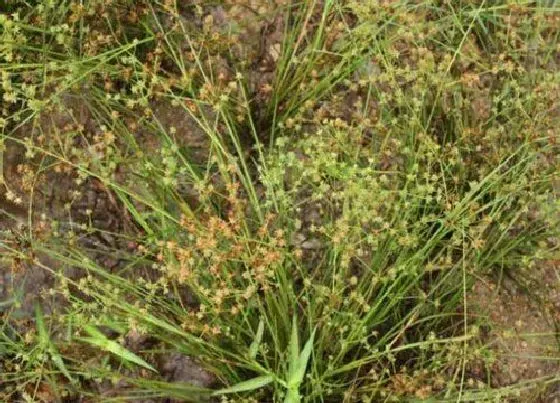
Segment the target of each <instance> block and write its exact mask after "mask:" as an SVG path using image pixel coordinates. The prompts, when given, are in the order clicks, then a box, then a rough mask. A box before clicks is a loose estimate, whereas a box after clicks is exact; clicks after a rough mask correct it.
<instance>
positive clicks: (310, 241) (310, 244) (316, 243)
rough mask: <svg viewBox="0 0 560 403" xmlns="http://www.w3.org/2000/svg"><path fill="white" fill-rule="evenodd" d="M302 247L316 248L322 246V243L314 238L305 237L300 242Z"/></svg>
mask: <svg viewBox="0 0 560 403" xmlns="http://www.w3.org/2000/svg"><path fill="white" fill-rule="evenodd" d="M301 247H302V249H311V250H318V249H321V248H323V244H322V243H321V241H319V240H318V239H316V238H312V239H307V240H305V241H304V242H303V243H302V244H301Z"/></svg>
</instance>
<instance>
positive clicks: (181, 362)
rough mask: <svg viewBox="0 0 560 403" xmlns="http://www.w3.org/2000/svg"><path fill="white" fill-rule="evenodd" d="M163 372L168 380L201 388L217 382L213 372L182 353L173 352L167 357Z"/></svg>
mask: <svg viewBox="0 0 560 403" xmlns="http://www.w3.org/2000/svg"><path fill="white" fill-rule="evenodd" d="M161 372H162V375H163V376H164V378H165V379H166V380H167V381H168V382H183V383H188V384H191V385H194V386H198V387H201V388H209V387H211V386H212V385H213V384H215V383H216V378H215V377H214V376H213V375H212V374H210V373H209V372H207V371H205V370H204V369H203V368H202V367H201V366H200V364H198V363H197V362H196V361H195V360H194V359H193V358H191V357H189V356H187V355H184V354H181V353H171V354H169V356H167V357H165V359H164V364H163V367H162V371H161Z"/></svg>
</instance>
